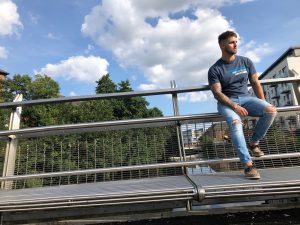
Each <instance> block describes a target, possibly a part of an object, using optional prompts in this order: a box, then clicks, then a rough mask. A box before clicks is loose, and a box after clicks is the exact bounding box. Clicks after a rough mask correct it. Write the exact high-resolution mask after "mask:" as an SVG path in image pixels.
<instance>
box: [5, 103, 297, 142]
mask: <svg viewBox="0 0 300 225" xmlns="http://www.w3.org/2000/svg"><path fill="white" fill-rule="evenodd" d="M277 111H278V112H295V111H300V106H288V107H279V108H277ZM221 120H223V119H222V116H221V115H220V114H218V113H217V112H214V113H203V114H192V115H181V116H165V117H155V118H142V119H130V120H116V121H101V122H91V123H78V124H66V125H55V126H44V127H33V128H23V129H14V130H4V131H0V140H7V139H9V138H12V139H14V138H31V137H41V136H48V135H61V134H74V133H82V132H94V131H105V130H121V129H130V128H143V127H151V126H162V125H171V124H174V123H181V124H184V123H189V122H212V121H213V122H216V121H221Z"/></svg>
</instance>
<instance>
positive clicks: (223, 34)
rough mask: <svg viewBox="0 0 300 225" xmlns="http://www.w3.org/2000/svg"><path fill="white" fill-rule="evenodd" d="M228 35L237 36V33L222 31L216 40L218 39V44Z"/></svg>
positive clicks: (228, 36)
mask: <svg viewBox="0 0 300 225" xmlns="http://www.w3.org/2000/svg"><path fill="white" fill-rule="evenodd" d="M230 37H237V34H236V33H235V32H234V31H230V30H228V31H225V32H223V33H222V34H220V35H219V37H218V41H219V44H220V43H221V42H222V41H224V40H227V39H228V38H230Z"/></svg>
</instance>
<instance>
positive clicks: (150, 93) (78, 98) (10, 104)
mask: <svg viewBox="0 0 300 225" xmlns="http://www.w3.org/2000/svg"><path fill="white" fill-rule="evenodd" d="M291 82H292V83H294V82H295V83H297V82H300V77H286V78H277V79H268V80H260V83H261V84H262V85H268V84H275V83H291ZM248 86H250V84H248ZM208 90H210V89H209V86H208V85H201V86H194V87H185V88H166V89H158V90H148V91H130V92H119V93H108V94H97V95H84V96H70V97H61V98H49V99H36V100H28V101H22V102H4V103H0V109H1V108H15V107H18V106H32V105H41V104H54V103H64V102H78V101H87V100H99V99H109V98H124V97H136V96H154V95H165V94H178V93H187V92H195V91H208Z"/></svg>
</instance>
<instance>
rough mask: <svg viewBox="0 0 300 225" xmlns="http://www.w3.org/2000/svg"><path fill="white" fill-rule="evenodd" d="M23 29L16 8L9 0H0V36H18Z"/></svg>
mask: <svg viewBox="0 0 300 225" xmlns="http://www.w3.org/2000/svg"><path fill="white" fill-rule="evenodd" d="M20 28H23V25H22V23H21V21H20V16H19V14H18V12H17V6H16V4H15V3H13V2H12V1H11V0H0V36H5V35H12V34H18V30H19V29H20Z"/></svg>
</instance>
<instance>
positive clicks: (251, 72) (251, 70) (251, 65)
mask: <svg viewBox="0 0 300 225" xmlns="http://www.w3.org/2000/svg"><path fill="white" fill-rule="evenodd" d="M246 62H247V66H248V68H249V75H250V76H252V75H253V74H256V69H255V67H254V64H253V62H252V61H251V59H249V58H247V61H246Z"/></svg>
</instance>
